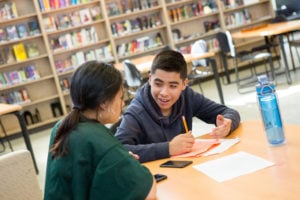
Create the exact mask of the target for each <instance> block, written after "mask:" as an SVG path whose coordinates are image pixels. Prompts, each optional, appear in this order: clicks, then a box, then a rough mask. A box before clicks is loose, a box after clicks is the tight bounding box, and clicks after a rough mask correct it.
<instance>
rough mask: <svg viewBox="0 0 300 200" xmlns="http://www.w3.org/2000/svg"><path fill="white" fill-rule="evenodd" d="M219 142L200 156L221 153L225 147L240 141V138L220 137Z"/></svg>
mask: <svg viewBox="0 0 300 200" xmlns="http://www.w3.org/2000/svg"><path fill="white" fill-rule="evenodd" d="M220 141H221V143H220V144H219V145H218V146H216V147H214V148H212V149H211V150H209V151H207V152H205V153H203V154H202V156H210V155H213V154H218V153H222V152H224V151H226V150H227V149H229V148H230V147H231V146H233V145H234V144H236V143H238V142H239V141H240V138H234V139H220Z"/></svg>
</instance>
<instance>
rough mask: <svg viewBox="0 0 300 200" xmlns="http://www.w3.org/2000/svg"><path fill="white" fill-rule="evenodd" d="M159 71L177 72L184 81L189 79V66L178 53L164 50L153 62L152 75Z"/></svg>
mask: <svg viewBox="0 0 300 200" xmlns="http://www.w3.org/2000/svg"><path fill="white" fill-rule="evenodd" d="M157 69H161V70H164V71H167V72H177V73H179V74H180V78H181V79H182V80H184V79H186V78H187V64H186V62H185V59H184V57H183V55H182V54H181V53H180V52H178V51H174V50H164V51H161V52H160V53H158V54H157V55H156V56H155V58H154V60H153V62H152V66H151V70H150V73H151V74H154V73H155V71H156V70H157Z"/></svg>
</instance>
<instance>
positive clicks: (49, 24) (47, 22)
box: [43, 16, 57, 32]
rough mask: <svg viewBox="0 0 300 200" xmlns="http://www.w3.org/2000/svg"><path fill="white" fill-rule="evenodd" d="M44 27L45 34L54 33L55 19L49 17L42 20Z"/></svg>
mask: <svg viewBox="0 0 300 200" xmlns="http://www.w3.org/2000/svg"><path fill="white" fill-rule="evenodd" d="M43 23H44V27H45V29H46V31H47V32H51V31H56V30H57V28H56V23H55V18H54V17H53V16H49V17H46V18H44V19H43Z"/></svg>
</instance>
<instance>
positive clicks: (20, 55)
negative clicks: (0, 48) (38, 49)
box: [13, 43, 27, 61]
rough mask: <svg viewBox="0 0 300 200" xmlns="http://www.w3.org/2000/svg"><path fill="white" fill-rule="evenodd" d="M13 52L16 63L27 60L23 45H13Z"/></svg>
mask: <svg viewBox="0 0 300 200" xmlns="http://www.w3.org/2000/svg"><path fill="white" fill-rule="evenodd" d="M13 51H14V55H15V58H16V60H17V61H23V60H26V59H27V53H26V50H25V47H24V44H22V43H19V44H15V45H13Z"/></svg>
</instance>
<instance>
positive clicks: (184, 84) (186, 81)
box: [182, 78, 189, 90]
mask: <svg viewBox="0 0 300 200" xmlns="http://www.w3.org/2000/svg"><path fill="white" fill-rule="evenodd" d="M188 84H189V79H188V78H186V79H185V80H184V81H183V88H182V90H185V88H186V87H187V86H188Z"/></svg>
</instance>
